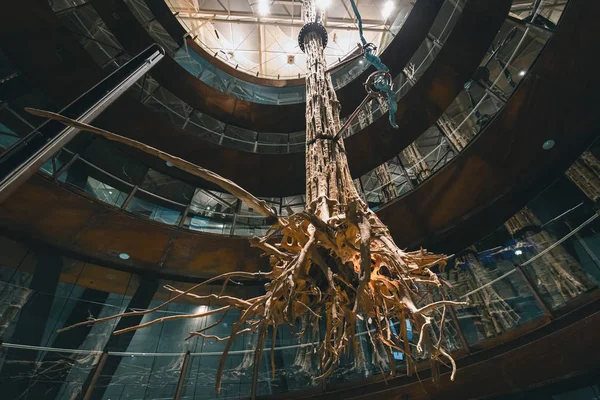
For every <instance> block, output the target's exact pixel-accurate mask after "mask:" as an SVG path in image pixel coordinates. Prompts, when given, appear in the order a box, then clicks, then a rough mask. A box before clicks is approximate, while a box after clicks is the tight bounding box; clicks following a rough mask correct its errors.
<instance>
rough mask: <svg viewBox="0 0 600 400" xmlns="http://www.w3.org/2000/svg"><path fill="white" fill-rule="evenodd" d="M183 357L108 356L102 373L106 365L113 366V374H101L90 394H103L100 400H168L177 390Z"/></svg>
mask: <svg viewBox="0 0 600 400" xmlns="http://www.w3.org/2000/svg"><path fill="white" fill-rule="evenodd" d="M183 357H184V355H183V354H181V355H162V354H161V355H143V354H135V355H134V354H126V355H120V354H111V353H109V356H108V358H107V360H106V364H105V368H104V369H103V370H107V368H106V366H107V365H108V366H114V365H117V368H116V371H110V372H111V375H104V374H103V373H102V372H101V373H100V376H99V377H98V382H97V384H96V387H95V388H94V393H100V392H103V394H104V395H103V397H102V398H103V399H148V400H150V399H152V400H159V399H165V398H172V397H173V396H174V395H175V391H176V389H177V381H178V379H179V374H180V371H181V366H182V364H183ZM112 372H114V374H113V373H112ZM92 396H94V395H92Z"/></svg>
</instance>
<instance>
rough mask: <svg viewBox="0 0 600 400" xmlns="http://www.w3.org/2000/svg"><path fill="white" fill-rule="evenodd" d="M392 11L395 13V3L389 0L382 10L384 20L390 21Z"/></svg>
mask: <svg viewBox="0 0 600 400" xmlns="http://www.w3.org/2000/svg"><path fill="white" fill-rule="evenodd" d="M392 11H394V2H393V1H392V0H388V1H386V2H385V4H384V5H383V9H382V10H381V15H382V16H383V18H384V19H388V18H389V16H390V15H392Z"/></svg>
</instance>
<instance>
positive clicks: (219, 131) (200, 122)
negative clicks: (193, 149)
mask: <svg viewBox="0 0 600 400" xmlns="http://www.w3.org/2000/svg"><path fill="white" fill-rule="evenodd" d="M205 122H206V118H205V115H204V114H203V113H201V112H200V111H192V113H191V114H190V115H189V119H188V122H187V124H186V125H185V130H186V131H187V132H190V133H192V134H193V135H195V136H197V137H199V138H201V139H203V140H206V141H209V142H211V143H219V142H220V141H221V137H222V136H223V129H224V126H225V124H222V123H218V122H217V121H216V120H213V122H214V124H213V125H214V128H215V129H214V130H211V129H210V128H208V127H205V125H204V124H205Z"/></svg>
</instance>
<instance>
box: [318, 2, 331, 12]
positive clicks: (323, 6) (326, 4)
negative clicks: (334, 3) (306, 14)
mask: <svg viewBox="0 0 600 400" xmlns="http://www.w3.org/2000/svg"><path fill="white" fill-rule="evenodd" d="M330 5H331V0H319V1H318V2H317V8H318V9H319V10H327V8H328V7H329V6H330Z"/></svg>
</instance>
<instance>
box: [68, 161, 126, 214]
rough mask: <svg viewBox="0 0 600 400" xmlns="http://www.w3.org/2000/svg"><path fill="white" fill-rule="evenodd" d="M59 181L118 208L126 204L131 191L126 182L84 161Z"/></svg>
mask: <svg viewBox="0 0 600 400" xmlns="http://www.w3.org/2000/svg"><path fill="white" fill-rule="evenodd" d="M58 180H59V181H60V182H63V183H65V184H67V185H69V186H73V187H75V188H77V189H79V190H82V191H84V192H86V193H88V194H90V195H92V196H93V197H95V198H97V199H98V200H101V201H103V202H105V203H108V204H111V205H114V206H117V207H121V206H122V205H123V203H125V199H127V194H128V193H129V192H130V190H131V187H128V186H127V185H126V184H125V183H124V182H120V181H119V180H118V179H114V178H112V177H110V176H109V175H108V174H107V173H106V172H104V171H101V170H100V169H97V168H96V167H94V166H92V165H91V164H88V163H87V162H85V161H84V160H82V159H78V160H76V161H75V162H74V163H73V164H72V165H71V166H70V167H69V168H68V169H67V171H65V172H64V173H63V174H62V175H61V176H59V177H58Z"/></svg>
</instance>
